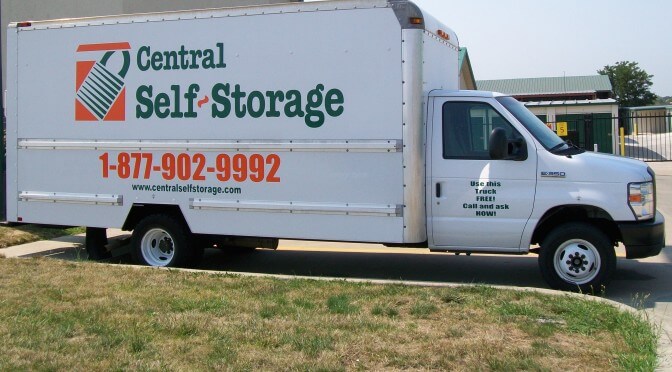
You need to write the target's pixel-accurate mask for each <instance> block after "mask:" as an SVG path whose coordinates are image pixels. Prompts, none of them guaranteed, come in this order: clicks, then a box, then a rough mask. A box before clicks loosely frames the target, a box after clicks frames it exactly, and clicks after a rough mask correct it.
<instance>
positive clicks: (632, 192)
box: [628, 181, 656, 220]
mask: <svg viewBox="0 0 672 372" xmlns="http://www.w3.org/2000/svg"><path fill="white" fill-rule="evenodd" d="M628 205H630V209H632V213H634V215H635V217H636V218H637V219H638V220H647V219H650V218H653V216H655V214H656V209H655V194H654V192H653V181H649V182H637V183H631V184H629V185H628Z"/></svg>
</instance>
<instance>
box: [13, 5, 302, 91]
mask: <svg viewBox="0 0 672 372" xmlns="http://www.w3.org/2000/svg"><path fill="white" fill-rule="evenodd" d="M289 2H302V0H48V1H45V0H2V2H0V14H1V17H0V21H1V22H2V23H1V26H2V27H1V30H2V31H1V32H2V77H3V79H2V91H3V92H4V91H5V76H6V71H7V70H6V60H7V59H6V52H7V49H6V47H7V25H8V24H9V23H10V22H19V21H40V20H46V19H59V18H80V17H92V16H103V15H117V14H133V13H148V12H162V11H173V10H187V9H205V8H224V7H232V6H249V5H268V4H276V3H289Z"/></svg>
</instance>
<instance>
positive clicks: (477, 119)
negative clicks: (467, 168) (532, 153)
mask: <svg viewBox="0 0 672 372" xmlns="http://www.w3.org/2000/svg"><path fill="white" fill-rule="evenodd" d="M495 128H504V130H505V131H506V137H507V139H508V140H509V141H515V140H517V139H520V138H521V136H520V134H519V133H518V132H517V131H516V130H515V129H514V128H513V126H512V125H511V124H510V123H509V122H508V121H507V120H506V119H505V118H503V117H502V116H501V115H500V114H499V113H498V112H497V111H496V110H495V109H494V108H493V107H492V106H490V105H488V104H487V103H483V102H446V103H444V104H443V158H444V159H483V160H487V159H490V155H489V149H488V139H489V137H490V133H491V132H492V130H493V129H495Z"/></svg>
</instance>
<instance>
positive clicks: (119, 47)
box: [75, 43, 131, 121]
mask: <svg viewBox="0 0 672 372" xmlns="http://www.w3.org/2000/svg"><path fill="white" fill-rule="evenodd" d="M129 49H130V44H129V43H104V44H83V45H80V46H79V47H78V48H77V52H99V53H100V54H102V57H101V58H100V60H93V61H92V60H85V61H77V65H76V84H75V91H76V98H75V121H123V120H126V84H125V80H124V79H125V78H126V74H127V73H128V69H129V67H130V63H131V56H130V53H129ZM87 55H89V54H87Z"/></svg>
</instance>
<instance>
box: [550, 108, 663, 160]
mask: <svg viewBox="0 0 672 372" xmlns="http://www.w3.org/2000/svg"><path fill="white" fill-rule="evenodd" d="M547 124H548V125H549V127H551V128H552V129H553V130H555V131H556V132H557V133H558V134H559V135H561V137H562V138H563V139H565V140H569V141H571V142H572V143H573V144H575V145H577V146H579V147H581V148H583V149H586V150H589V151H596V152H603V153H609V154H617V155H622V156H627V157H630V158H635V159H639V160H643V161H672V115H670V114H647V113H641V112H637V113H630V112H625V113H621V114H620V115H619V116H618V117H612V116H611V115H610V114H585V115H584V114H579V115H556V121H555V122H551V123H547Z"/></svg>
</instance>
